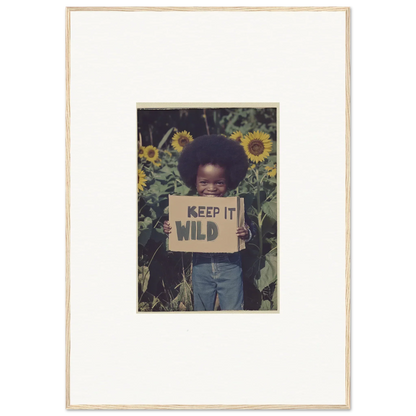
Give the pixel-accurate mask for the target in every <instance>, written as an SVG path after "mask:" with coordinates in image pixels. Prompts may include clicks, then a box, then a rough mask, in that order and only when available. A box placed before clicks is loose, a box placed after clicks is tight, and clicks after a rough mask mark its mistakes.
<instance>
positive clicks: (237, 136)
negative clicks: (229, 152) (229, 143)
mask: <svg viewBox="0 0 416 416" xmlns="http://www.w3.org/2000/svg"><path fill="white" fill-rule="evenodd" d="M243 138H244V136H243V133H241V131H240V130H237V131H235V132H234V133H233V134H232V135H231V136H230V139H233V140H235V141H237V142H239V143H241V141H242V140H243Z"/></svg>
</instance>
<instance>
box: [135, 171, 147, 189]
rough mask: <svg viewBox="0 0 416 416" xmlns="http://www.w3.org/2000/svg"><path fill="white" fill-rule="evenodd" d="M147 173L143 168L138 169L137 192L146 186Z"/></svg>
mask: <svg viewBox="0 0 416 416" xmlns="http://www.w3.org/2000/svg"><path fill="white" fill-rule="evenodd" d="M146 181H147V178H146V175H145V173H144V172H143V171H142V170H141V169H137V192H139V191H143V188H144V187H145V186H146Z"/></svg>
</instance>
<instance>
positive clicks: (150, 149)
mask: <svg viewBox="0 0 416 416" xmlns="http://www.w3.org/2000/svg"><path fill="white" fill-rule="evenodd" d="M144 157H145V158H146V159H147V160H148V161H149V162H152V163H155V162H156V160H157V159H158V158H159V150H157V149H156V147H154V146H147V147H146V148H145V149H144Z"/></svg>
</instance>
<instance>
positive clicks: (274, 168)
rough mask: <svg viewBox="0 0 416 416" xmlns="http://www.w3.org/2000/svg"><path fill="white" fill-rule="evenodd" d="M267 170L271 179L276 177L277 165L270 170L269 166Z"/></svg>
mask: <svg viewBox="0 0 416 416" xmlns="http://www.w3.org/2000/svg"><path fill="white" fill-rule="evenodd" d="M266 169H267V171H268V172H267V174H268V175H269V176H270V177H271V178H273V177H274V176H276V174H277V169H276V165H274V166H273V167H272V168H270V167H268V166H266Z"/></svg>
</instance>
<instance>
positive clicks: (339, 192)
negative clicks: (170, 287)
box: [66, 7, 351, 409]
mask: <svg viewBox="0 0 416 416" xmlns="http://www.w3.org/2000/svg"><path fill="white" fill-rule="evenodd" d="M144 17H145V18H144ZM191 17H192V18H191ZM248 21H250V22H251V23H252V24H253V25H254V26H255V27H261V28H262V32H263V31H264V33H265V36H264V37H262V33H257V34H255V33H254V32H253V33H252V32H250V31H249V32H248V33H245V32H240V36H241V39H242V40H244V41H245V42H244V44H243V42H241V45H240V43H239V42H235V40H236V39H239V38H236V37H235V36H236V33H237V32H238V31H241V30H242V28H244V27H247V23H248ZM155 22H160V26H159V28H161V29H160V30H159V31H158V32H157V33H156V32H155V31H153V32H152V29H151V27H152V24H154V23H155ZM214 23H215V24H214ZM175 24H176V26H175ZM256 25H258V26H256ZM175 28H176V32H175V30H174V29H175ZM185 28H186V31H185ZM214 29H215V30H214ZM145 30H146V32H144V31H145ZM257 32H259V31H257ZM168 34H170V36H171V38H170V41H177V42H176V43H174V45H175V48H168V47H166V46H164V42H166V41H167V35H168ZM181 36H182V37H181ZM266 39H268V40H266ZM224 40H225V41H224ZM230 41H231V42H230ZM230 44H231V45H233V47H235V48H236V51H237V52H238V53H240V52H242V51H243V50H246V51H248V52H249V58H247V57H246V58H245V61H243V62H242V63H241V62H240V61H239V58H238V57H236V56H234V55H233V54H232V53H229V49H228V48H229V46H227V45H230ZM209 45H214V46H215V48H216V49H215V50H216V51H217V54H215V55H213V53H212V51H213V50H214V49H209ZM243 46H244V48H245V49H243ZM201 49H203V50H202V51H201ZM132 51H134V52H135V53H132ZM186 51H191V53H192V54H194V55H193V59H192V65H189V66H186V69H187V70H186V71H184V72H183V73H182V75H181V73H180V72H178V70H177V67H175V66H174V64H175V63H178V62H183V63H184V65H185V64H186V65H188V64H187V61H186V59H185V53H186ZM181 53H183V55H182V56H181V55H180V54H181ZM153 54H154V55H153ZM164 54H165V56H163V55H164ZM178 55H179V57H178ZM151 57H152V59H150V58H151ZM166 57H167V59H168V62H172V64H170V65H172V66H171V67H170V68H169V71H168V70H167V69H166V67H165V66H163V65H162V63H163V62H165V61H166ZM279 57H281V60H280V59H279ZM153 58H154V61H153ZM248 67H250V71H249V70H248ZM224 68H226V69H227V70H224ZM230 68H231V69H230ZM198 71H199V72H198ZM230 73H231V74H230ZM247 74H251V75H252V76H253V74H254V75H256V77H254V76H253V78H251V82H250V83H245V82H244V81H243V82H237V81H238V80H239V79H243V80H245V79H246V78H245V76H246V75H247ZM169 83H171V84H169ZM169 85H170V86H171V87H169ZM187 86H189V88H186V87H187ZM152 88H153V90H152ZM214 93H215V94H216V96H217V97H218V99H216V100H215V99H214V98H213V97H214V95H213V94H214ZM196 97H199V98H200V99H198V98H196ZM175 98H176V99H175ZM214 101H215V102H217V103H218V102H250V101H251V102H253V103H254V102H278V103H279V108H280V112H281V113H280V116H279V117H280V123H281V126H282V131H281V132H280V140H281V142H280V158H281V162H282V163H281V166H280V169H281V170H280V177H281V198H282V202H281V211H280V224H281V234H280V236H281V237H280V244H281V252H280V262H281V271H280V278H281V281H282V284H281V286H280V299H281V302H282V306H281V308H279V313H278V314H269V315H265V314H264V315H251V316H252V317H253V318H250V321H247V320H246V321H244V319H247V318H245V317H247V315H242V314H240V315H238V314H235V315H233V314H227V315H215V316H214V315H204V318H201V315H197V314H193V315H183V314H182V315H178V314H171V315H158V314H137V313H136V312H135V310H134V306H133V307H131V308H130V306H128V305H130V304H132V305H135V303H136V300H135V293H134V287H135V284H136V271H137V270H135V260H134V259H135V257H136V255H135V247H136V244H135V240H134V238H135V231H136V230H135V226H136V225H135V222H134V221H135V220H136V214H135V211H134V209H135V207H134V203H133V206H130V202H131V201H134V192H135V191H134V189H132V185H133V188H137V183H135V181H136V180H137V178H136V175H135V173H134V172H135V170H136V168H137V165H136V161H135V155H134V154H132V151H133V150H132V149H134V150H135V149H136V127H137V126H135V122H134V120H135V112H136V103H137V102H154V103H160V102H188V103H189V102H205V103H209V102H214ZM133 152H134V151H133ZM131 219H133V220H134V221H133V224H132V223H131V221H130V220H131ZM130 226H132V228H133V229H132V230H130ZM131 259H133V262H132V264H131V261H130V260H131ZM312 282H313V283H312ZM188 317H189V318H188ZM175 319H176V321H175ZM350 319H351V318H350V10H349V8H340V7H319V8H318V7H315V8H313V7H299V8H294V7H274V8H273V7H272V8H270V7H264V8H255V7H250V8H243V7H236V8H209V7H206V8H205V7H204V8H198V7H195V8H182V7H177V8H174V7H167V8H157V7H148V8H142V7H118V8H98V7H85V8H83V7H71V8H67V10H66V408H67V409H349V408H350V403H351V398H350V395H351V390H350V383H351V381H350V380H351V377H350ZM279 320H280V321H279ZM212 325H215V328H216V332H215V333H212V332H209V335H211V336H210V337H207V336H206V334H207V333H206V332H204V329H205V330H206V331H208V330H209V329H210V328H211V329H212ZM227 325H231V327H232V329H233V331H231V332H228V331H227ZM173 329H175V330H176V333H177V334H179V335H178V336H180V341H181V342H180V344H181V345H182V343H183V344H185V347H186V351H187V354H186V356H184V355H181V356H177V355H175V354H173V351H172V349H173V346H174V345H178V342H177V340H176V342H174V341H175V340H174V339H173V337H172V334H173V333H174V332H173ZM266 331H268V332H266ZM156 335H157V337H158V339H160V340H162V342H163V343H164V344H163V345H165V348H162V347H161V345H160V343H157V342H156V341H155V340H154V338H155V337H156ZM256 336H258V337H261V336H263V337H267V342H264V343H262V344H261V346H262V351H261V352H262V355H264V356H265V357H267V363H268V365H269V369H268V371H267V374H266V375H264V374H263V373H262V370H261V368H262V366H261V365H260V363H257V362H256V361H255V360H254V358H253V355H252V353H250V351H253V349H251V348H254V345H258V343H256V342H255V341H254V340H253V339H255V337H256ZM143 339H146V340H147V343H143ZM225 340H226V341H225ZM220 344H221V345H227V347H228V348H229V349H232V347H233V346H240V347H241V348H238V351H234V353H233V354H232V355H230V354H231V352H229V351H228V349H227V350H226V351H224V349H222V348H220V347H219V345H220ZM181 350H183V348H181ZM201 351H205V352H206V351H211V352H212V354H211V355H210V356H206V355H204V356H203V355H202V352H201ZM147 354H151V355H150V356H148V355H147ZM267 354H269V355H267ZM143 356H144V357H145V358H146V359H142V358H143ZM212 357H214V358H216V361H212V359H213V358H212ZM173 360H177V362H178V363H179V364H180V365H181V366H182V367H181V368H186V370H187V372H188V374H185V375H183V377H178V378H176V380H177V383H176V384H175V386H173V387H172V389H168V388H167V385H168V384H167V380H166V379H164V378H163V377H160V371H159V370H160V368H161V366H165V367H164V368H165V370H166V371H168V372H170V371H172V370H173V368H174V367H172V366H171V363H172V362H173ZM150 362H152V366H150V364H149V363H150ZM242 362H244V363H248V364H249V366H248V367H247V368H246V370H245V371H243V369H242V368H241V365H240V364H241V363H242ZM254 364H258V365H254ZM210 367H211V369H213V370H214V372H215V371H219V370H221V371H222V374H221V377H219V378H218V377H215V379H212V375H211V376H208V377H206V380H205V378H204V377H202V376H201V375H202V374H204V371H207V370H208V369H209V368H210ZM151 370H155V371H154V372H152V371H151ZM278 370H279V371H278ZM181 374H182V373H181ZM198 375H199V377H198ZM261 375H263V376H264V377H265V379H263V383H262V387H263V390H262V391H260V390H256V389H254V390H253V389H249V388H248V385H250V383H252V382H253V380H256V379H257V380H258V377H260V376H261ZM188 376H189V377H190V379H191V380H192V383H190V382H189V380H188V381H187V382H185V381H186V380H187V378H188ZM244 377H246V378H244ZM244 379H245V380H246V382H245V384H244ZM211 382H212V383H214V385H215V383H217V385H218V388H214V389H212V390H209V389H208V386H212V383H211ZM255 384H256V385H257V386H258V382H257V381H256V383H255ZM272 384H273V386H274V387H273V388H271V387H269V386H270V385H272ZM185 385H186V386H188V387H187V393H186V394H182V393H180V390H179V389H180V388H182V390H184V389H183V387H184V386H185ZM226 386H228V388H227V387H226ZM230 386H231V387H230ZM156 388H158V389H159V391H158V394H157V395H155V393H154V391H155V389H156ZM161 392H162V393H161Z"/></svg>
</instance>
